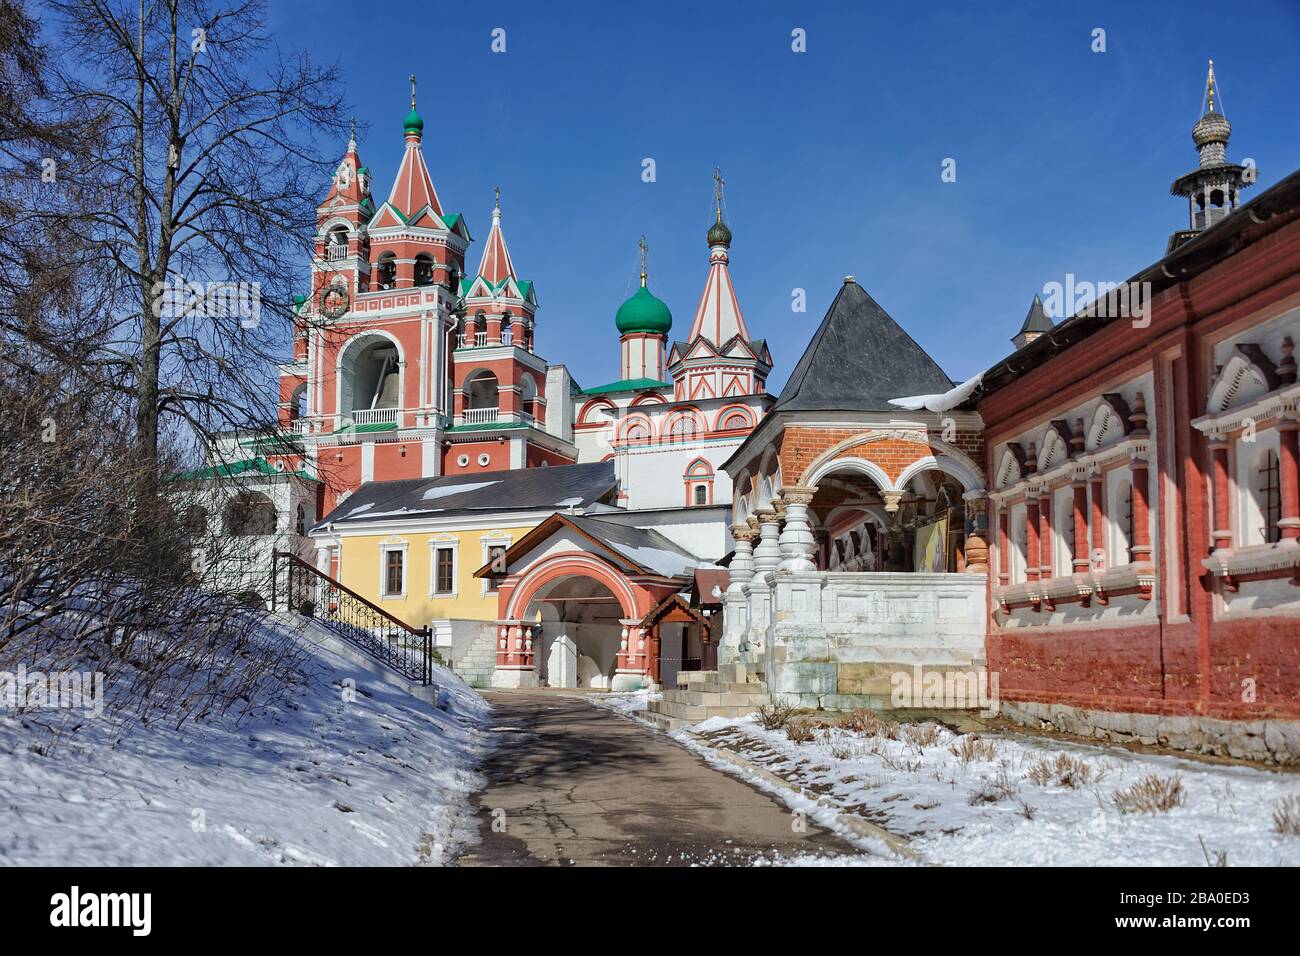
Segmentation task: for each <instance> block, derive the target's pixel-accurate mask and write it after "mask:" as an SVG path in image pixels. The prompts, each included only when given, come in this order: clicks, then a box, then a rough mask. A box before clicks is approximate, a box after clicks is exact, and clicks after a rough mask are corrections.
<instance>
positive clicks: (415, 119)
mask: <svg viewBox="0 0 1300 956" xmlns="http://www.w3.org/2000/svg"><path fill="white" fill-rule="evenodd" d="M402 128H403V130H404V133H405V137H406V152H405V153H403V154H402V164H401V166H400V167H398V170H397V179H395V180H394V181H393V191H392V192H391V193H390V194H389V196H388V202H389V203H390V204H391V205H392V206H393V208H394V209H396V210H397V211H398V212H400V213H401V214H402V215H403V216H405V217H406V218H407V219H408V220H410V219H411V218H412V217H413V216H415V215H416V214H417V213H419V211H420V210H421V209H423V208H424V207H425V206H428V207H429V208H430V209H432V210H433V212H434V215H436V216H438V217H440V218H441V216H442V214H443V213H442V203H441V202H440V201H439V200H438V191H437V190H436V189H434V188H433V179H432V178H431V177H430V176H429V167H428V166H427V165H426V164H425V161H424V152H423V150H422V149H421V148H420V140H421V139H422V138H423V136H424V120H423V119H421V118H420V114H419V113H417V112H416V111H415V74H414V73H412V74H411V112H410V113H408V114H407V116H406V120H405V121H404V122H403V124H402Z"/></svg>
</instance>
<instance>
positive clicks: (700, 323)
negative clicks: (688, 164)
mask: <svg viewBox="0 0 1300 956" xmlns="http://www.w3.org/2000/svg"><path fill="white" fill-rule="evenodd" d="M725 186H726V180H725V179H723V178H722V170H721V169H718V168H716V167H715V168H714V170H713V199H714V204H715V207H716V215H715V219H714V223H713V225H712V226H710V227H709V231H708V234H707V236H706V239H707V240H708V244H709V275H708V278H707V279H706V280H705V282H704V294H703V295H702V296H701V297H700V304H699V306H698V307H697V308H696V310H695V321H694V322H692V323H691V331H690V335H689V336H688V337H687V342H688V343H690V342H694V341H695V340H696V339H698V338H705V339H708V340H709V341H710V342H711V343H712V344H713V345H714V346H716V347H719V348H720V347H721V346H723V345H724V344H726V343H727V342H728V341H730V340H731V339H732V338H734V337H735V336H737V335H738V336H740V337H741V338H742V339H745V340H748V339H749V328H748V327H747V326H746V325H745V317H744V316H743V315H742V314H741V311H740V300H739V299H737V298H736V290H735V287H734V286H732V284H731V270H730V269H729V267H728V263H729V262H730V257H729V255H728V252H727V250H728V248H729V247H730V246H731V230H730V229H728V228H727V224H726V223H725V222H723V221H722V202H723V188H724V187H725Z"/></svg>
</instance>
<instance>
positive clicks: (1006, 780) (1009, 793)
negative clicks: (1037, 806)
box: [969, 767, 1033, 814]
mask: <svg viewBox="0 0 1300 956" xmlns="http://www.w3.org/2000/svg"><path fill="white" fill-rule="evenodd" d="M1019 792H1020V788H1019V786H1017V784H1016V781H1015V780H1013V779H1012V778H1011V774H1010V773H1008V772H1007V769H1006V768H1005V767H1003V768H1002V769H1000V770H999V771H998V775H997V776H996V777H995V778H993V779H992V780H985V781H984V782H983V783H981V784H980V788H979V789H978V790H972V791H971V794H970V797H969V801H970V804H971V806H978V805H979V804H981V803H997V802H998V801H1000V800H1008V799H1010V798H1011V797H1014V796H1015V795H1016V794H1018V793H1019ZM1021 803H1022V806H1021V811H1020V812H1021V813H1022V814H1024V813H1025V810H1024V805H1023V801H1022V802H1021ZM1032 812H1033V811H1032V810H1030V813H1032Z"/></svg>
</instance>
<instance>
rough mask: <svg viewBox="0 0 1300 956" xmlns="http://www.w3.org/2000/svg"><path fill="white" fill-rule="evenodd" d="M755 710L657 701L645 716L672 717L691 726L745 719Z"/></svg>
mask: <svg viewBox="0 0 1300 956" xmlns="http://www.w3.org/2000/svg"><path fill="white" fill-rule="evenodd" d="M757 709H758V705H753V706H748V705H745V706H740V705H734V706H726V705H718V706H701V705H692V704H682V703H678V702H677V701H672V700H657V701H654V702H652V703H651V705H650V707H649V709H648V710H647V715H648V716H653V715H655V714H662V715H663V716H665V717H674V718H677V719H679V720H684V721H686V722H688V723H692V724H693V723H698V722H699V721H701V720H708V719H709V718H710V717H745V716H747V715H748V714H752V713H753V712H754V711H756V710H757Z"/></svg>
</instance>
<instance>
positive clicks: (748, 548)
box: [727, 524, 754, 594]
mask: <svg viewBox="0 0 1300 956" xmlns="http://www.w3.org/2000/svg"><path fill="white" fill-rule="evenodd" d="M731 536H732V537H733V538H734V539H735V541H736V553H735V554H734V555H732V557H731V567H730V569H729V570H730V584H728V585H727V592H728V593H734V594H739V593H740V591H741V588H743V587H744V586H745V585H746V584H748V583H749V582H750V580H751V579H752V578H753V577H754V529H753V528H751V527H750V526H749V525H748V524H735V525H732V526H731Z"/></svg>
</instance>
